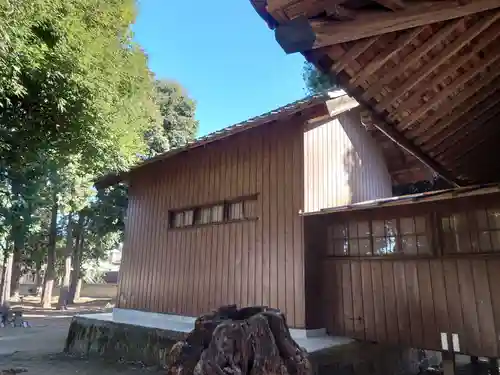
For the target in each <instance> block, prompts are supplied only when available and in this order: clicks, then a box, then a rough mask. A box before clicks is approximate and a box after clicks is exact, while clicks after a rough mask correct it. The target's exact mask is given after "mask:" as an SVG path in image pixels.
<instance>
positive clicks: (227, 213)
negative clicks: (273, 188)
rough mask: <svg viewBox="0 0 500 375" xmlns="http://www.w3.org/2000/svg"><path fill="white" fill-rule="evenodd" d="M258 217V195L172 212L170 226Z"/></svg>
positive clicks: (186, 225) (187, 225)
mask: <svg viewBox="0 0 500 375" xmlns="http://www.w3.org/2000/svg"><path fill="white" fill-rule="evenodd" d="M256 218H257V195H254V196H251V197H247V198H241V199H238V200H234V201H228V202H220V203H216V204H213V205H206V206H201V207H195V208H189V209H184V210H178V211H171V212H170V228H185V227H192V226H195V225H207V224H216V223H224V222H230V221H239V220H250V219H256Z"/></svg>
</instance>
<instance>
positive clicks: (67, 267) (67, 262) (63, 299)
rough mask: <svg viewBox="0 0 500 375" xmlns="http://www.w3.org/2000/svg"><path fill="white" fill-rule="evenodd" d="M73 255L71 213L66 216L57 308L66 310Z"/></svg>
mask: <svg viewBox="0 0 500 375" xmlns="http://www.w3.org/2000/svg"><path fill="white" fill-rule="evenodd" d="M72 253H73V213H70V214H69V215H68V225H67V227H66V250H65V254H64V275H63V278H62V283H61V289H60V292H59V300H58V302H57V308H58V309H59V310H66V309H67V307H68V299H69V287H70V281H71V265H72V262H71V255H72Z"/></svg>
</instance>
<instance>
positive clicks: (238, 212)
mask: <svg viewBox="0 0 500 375" xmlns="http://www.w3.org/2000/svg"><path fill="white" fill-rule="evenodd" d="M241 219H243V202H235V203H231V204H230V205H229V220H241Z"/></svg>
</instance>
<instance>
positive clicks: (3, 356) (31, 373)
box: [0, 299, 161, 375]
mask: <svg viewBox="0 0 500 375" xmlns="http://www.w3.org/2000/svg"><path fill="white" fill-rule="evenodd" d="M109 303H110V301H109V300H104V299H103V300H86V301H84V302H83V303H81V304H80V305H77V306H76V307H75V308H73V309H71V310H69V311H66V312H59V311H55V310H40V309H37V308H36V307H35V306H36V305H37V301H27V302H26V301H25V302H24V303H23V304H22V308H23V310H24V311H25V313H24V317H25V320H27V321H28V322H29V324H30V326H31V327H30V328H12V327H6V328H0V375H3V374H15V373H20V372H21V371H22V372H25V373H26V374H27V375H35V374H36V375H38V374H40V375H42V374H43V375H47V374H50V375H70V374H82V375H87V374H88V375H114V374H123V375H128V374H145V373H147V374H157V373H161V371H158V369H157V368H154V369H151V368H142V367H140V366H133V365H127V364H120V363H116V362H115V363H108V362H105V361H100V360H87V359H84V358H75V357H70V356H66V355H64V354H61V352H62V350H63V348H64V342H65V340H66V335H67V333H68V329H69V325H70V323H71V318H72V316H73V315H75V314H76V313H83V312H86V313H91V312H103V311H106V310H107V309H109V308H110V307H111V306H110V305H109ZM11 370H13V371H11Z"/></svg>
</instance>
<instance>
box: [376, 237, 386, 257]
mask: <svg viewBox="0 0 500 375" xmlns="http://www.w3.org/2000/svg"><path fill="white" fill-rule="evenodd" d="M388 250H389V247H388V246H387V241H386V238H385V237H377V238H374V239H373V252H374V254H375V255H385V254H389V252H388Z"/></svg>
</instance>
